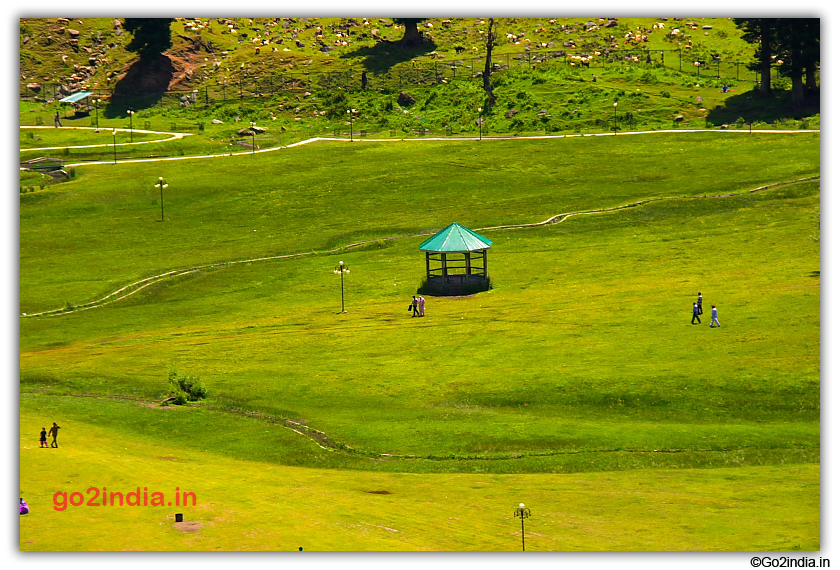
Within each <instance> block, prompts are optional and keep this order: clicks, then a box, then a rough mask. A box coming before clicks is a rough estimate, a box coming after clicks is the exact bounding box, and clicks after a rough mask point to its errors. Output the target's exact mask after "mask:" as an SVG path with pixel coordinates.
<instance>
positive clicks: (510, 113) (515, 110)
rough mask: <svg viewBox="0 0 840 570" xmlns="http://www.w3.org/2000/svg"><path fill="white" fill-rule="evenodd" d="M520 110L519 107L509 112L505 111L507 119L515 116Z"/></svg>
mask: <svg viewBox="0 0 840 570" xmlns="http://www.w3.org/2000/svg"><path fill="white" fill-rule="evenodd" d="M518 112H519V110H518V109H511V110H510V111H508V112H507V113H505V118H506V119H510V118H511V117H513V116H514V115H515V114H517V113H518Z"/></svg>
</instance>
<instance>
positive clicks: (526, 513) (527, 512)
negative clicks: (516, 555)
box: [513, 503, 531, 552]
mask: <svg viewBox="0 0 840 570" xmlns="http://www.w3.org/2000/svg"><path fill="white" fill-rule="evenodd" d="M513 516H514V517H518V518H520V519H522V552H525V519H527V518H528V517H530V516H531V509H526V508H525V504H524V503H519V508H518V509H516V510H515V511H513Z"/></svg>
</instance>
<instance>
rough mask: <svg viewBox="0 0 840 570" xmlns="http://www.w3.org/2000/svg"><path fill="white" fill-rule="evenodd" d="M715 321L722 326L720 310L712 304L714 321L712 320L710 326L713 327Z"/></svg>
mask: <svg viewBox="0 0 840 570" xmlns="http://www.w3.org/2000/svg"><path fill="white" fill-rule="evenodd" d="M715 323H717V326H720V321H719V320H718V310H717V307H715V306H714V305H712V322H711V324H709V326H710V327H713V326H715Z"/></svg>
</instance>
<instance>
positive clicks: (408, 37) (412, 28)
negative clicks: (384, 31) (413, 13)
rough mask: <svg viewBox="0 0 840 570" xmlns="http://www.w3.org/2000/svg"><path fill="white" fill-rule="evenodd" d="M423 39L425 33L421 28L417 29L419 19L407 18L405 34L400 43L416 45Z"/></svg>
mask: <svg viewBox="0 0 840 570" xmlns="http://www.w3.org/2000/svg"><path fill="white" fill-rule="evenodd" d="M422 41H423V34H421V33H420V30H419V29H417V20H408V19H407V20H406V22H405V35H403V38H402V39H401V40H400V43H401V44H403V45H407V46H410V45H414V44H419V43H420V42H422Z"/></svg>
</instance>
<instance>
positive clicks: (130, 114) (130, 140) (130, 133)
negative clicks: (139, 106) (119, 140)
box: [128, 109, 134, 142]
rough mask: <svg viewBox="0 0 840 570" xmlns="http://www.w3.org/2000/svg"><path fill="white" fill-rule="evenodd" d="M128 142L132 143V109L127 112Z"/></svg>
mask: <svg viewBox="0 0 840 570" xmlns="http://www.w3.org/2000/svg"><path fill="white" fill-rule="evenodd" d="M128 133H129V135H128V137H129V138H128V140H129V142H134V109H129V110H128Z"/></svg>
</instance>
